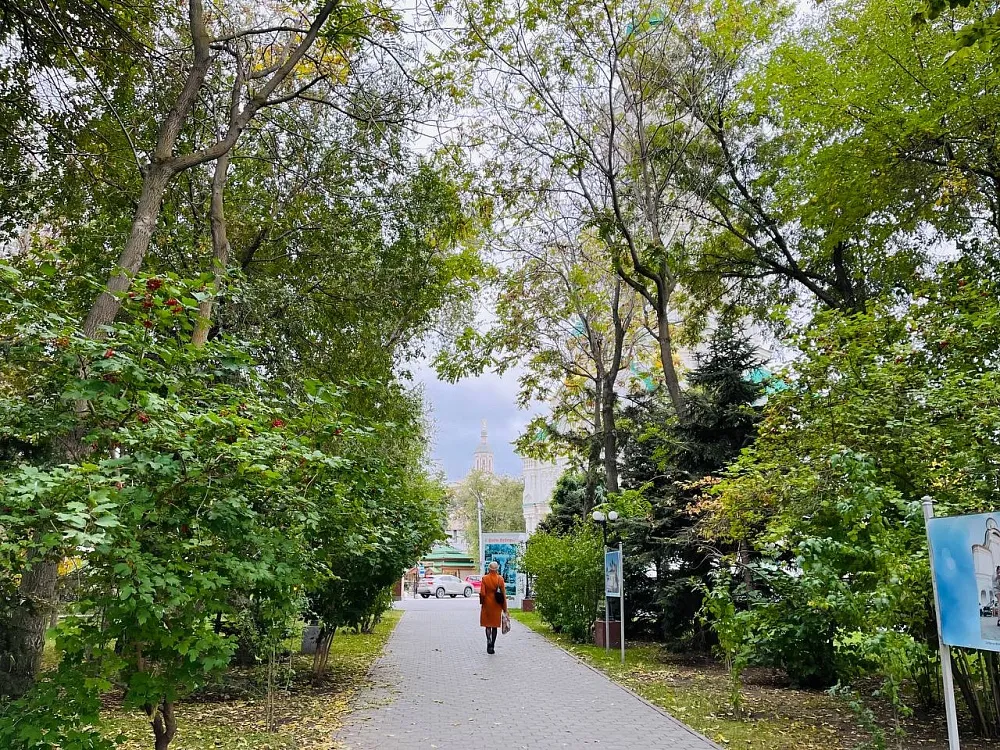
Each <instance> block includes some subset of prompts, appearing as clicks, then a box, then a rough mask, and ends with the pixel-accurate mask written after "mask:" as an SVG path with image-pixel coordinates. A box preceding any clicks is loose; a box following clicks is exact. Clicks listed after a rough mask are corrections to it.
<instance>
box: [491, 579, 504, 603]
mask: <svg viewBox="0 0 1000 750" xmlns="http://www.w3.org/2000/svg"><path fill="white" fill-rule="evenodd" d="M503 587H504V583H503V579H502V578H501V579H500V585H499V586H497V587H496V588H495V589H493V598H494V599H496V602H497V604H499V605H500V606H503V603H504V602H505V601H507V596H506V595H505V594H504V591H503Z"/></svg>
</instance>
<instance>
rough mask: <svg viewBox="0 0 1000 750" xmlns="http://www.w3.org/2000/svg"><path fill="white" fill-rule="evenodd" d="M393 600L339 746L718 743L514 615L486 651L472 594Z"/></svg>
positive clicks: (680, 748)
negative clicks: (379, 651) (393, 617)
mask: <svg viewBox="0 0 1000 750" xmlns="http://www.w3.org/2000/svg"><path fill="white" fill-rule="evenodd" d="M400 606H401V608H402V609H403V610H404V613H403V617H402V619H401V620H400V622H399V624H398V625H397V626H396V629H395V631H394V632H393V634H392V637H391V638H390V639H389V642H388V644H387V646H386V651H385V654H384V655H383V656H382V657H381V658H380V659H379V660H378V661H377V662H376V663H375V665H374V667H373V668H372V674H371V675H370V676H371V680H372V686H371V687H370V688H369V689H367V690H366V691H364V693H363V694H362V695H361V696H360V697H359V699H358V701H357V704H356V706H355V710H354V712H353V713H352V714H351V716H350V717H349V718H348V720H347V721H346V723H345V725H344V727H343V728H342V729H341V730H340V731H339V732H338V733H337V734H336V735H335V737H334V740H335V742H336V743H337V744H338V745H339V746H340V747H342V748H345V750H375V748H378V749H379V750H511V749H516V748H527V749H528V750H555V749H556V748H560V749H561V748H604V749H607V750H626V749H631V748H637V749H638V748H641V749H645V748H664V750H719V748H718V745H716V744H714V743H712V742H710V741H709V740H707V739H705V738H704V737H702V736H701V735H699V734H697V733H696V732H694V731H693V730H691V729H690V728H688V727H686V726H685V725H684V724H682V723H681V722H679V721H677V720H676V719H674V718H673V717H671V716H669V715H668V714H666V713H665V712H663V711H661V710H659V709H657V708H654V707H653V706H651V705H649V704H648V703H646V702H645V701H643V700H642V699H640V698H638V697H637V696H635V695H634V694H632V693H630V692H629V691H628V690H625V689H624V688H622V687H621V686H619V685H617V684H615V683H614V682H612V681H611V680H609V679H608V678H607V677H605V676H604V675H603V674H601V673H600V672H597V671H596V670H593V669H591V668H589V667H588V666H586V665H585V664H582V663H581V662H579V661H577V660H576V659H574V658H573V657H572V656H570V655H569V654H567V653H566V652H565V651H563V650H562V649H560V648H558V647H556V646H554V645H552V644H551V643H549V642H548V641H546V640H545V639H544V638H543V637H542V636H540V635H538V634H537V633H534V632H532V631H531V630H530V629H528V628H527V627H525V626H523V625H521V624H520V623H518V622H514V623H513V627H512V628H511V631H510V633H508V634H507V635H500V636H499V637H498V638H497V653H496V654H494V655H492V656H491V655H489V654H487V653H486V636H485V634H484V632H483V629H482V628H480V627H479V603H478V599H477V598H475V597H473V599H472V600H463V599H458V600H451V599H445V600H436V599H430V600H426V601H425V600H422V599H418V600H407V601H405V602H403V603H402V604H401V605H400Z"/></svg>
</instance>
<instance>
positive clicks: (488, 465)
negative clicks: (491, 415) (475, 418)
mask: <svg viewBox="0 0 1000 750" xmlns="http://www.w3.org/2000/svg"><path fill="white" fill-rule="evenodd" d="M472 470H473V471H481V472H483V473H484V474H492V473H493V449H492V448H490V442H489V439H488V438H487V436H486V420H485V419H484V420H483V428H482V430H481V431H480V433H479V445H478V446H477V447H476V452H475V455H474V458H473V464H472Z"/></svg>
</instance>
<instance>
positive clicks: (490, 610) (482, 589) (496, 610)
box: [479, 573, 507, 628]
mask: <svg viewBox="0 0 1000 750" xmlns="http://www.w3.org/2000/svg"><path fill="white" fill-rule="evenodd" d="M506 586H507V584H506V583H505V582H504V580H503V577H502V576H501V575H500V574H499V573H487V574H486V575H484V576H483V580H482V583H481V584H480V586H479V604H480V606H481V607H482V609H481V610H480V612H479V625H480V627H484V628H499V627H500V613H501V612H506V611H507V591H506ZM497 588H499V589H500V590H501V591H503V592H504V597H503V604H502V605H501V604H497V600H496V596H494V594H493V592H494V591H496V590H497Z"/></svg>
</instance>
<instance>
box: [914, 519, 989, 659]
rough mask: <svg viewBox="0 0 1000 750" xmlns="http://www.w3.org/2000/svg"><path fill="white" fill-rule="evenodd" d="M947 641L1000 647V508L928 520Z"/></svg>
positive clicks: (944, 634) (967, 646) (938, 597)
mask: <svg viewBox="0 0 1000 750" xmlns="http://www.w3.org/2000/svg"><path fill="white" fill-rule="evenodd" d="M927 538H928V541H929V544H930V554H931V570H932V572H933V575H934V582H935V586H936V589H937V600H938V611H939V614H940V622H941V640H942V642H943V643H945V644H947V645H949V646H964V647H966V648H978V649H983V650H986V651H1000V513H981V514H978V515H971V516H944V517H939V518H931V519H929V520H928V522H927Z"/></svg>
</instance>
